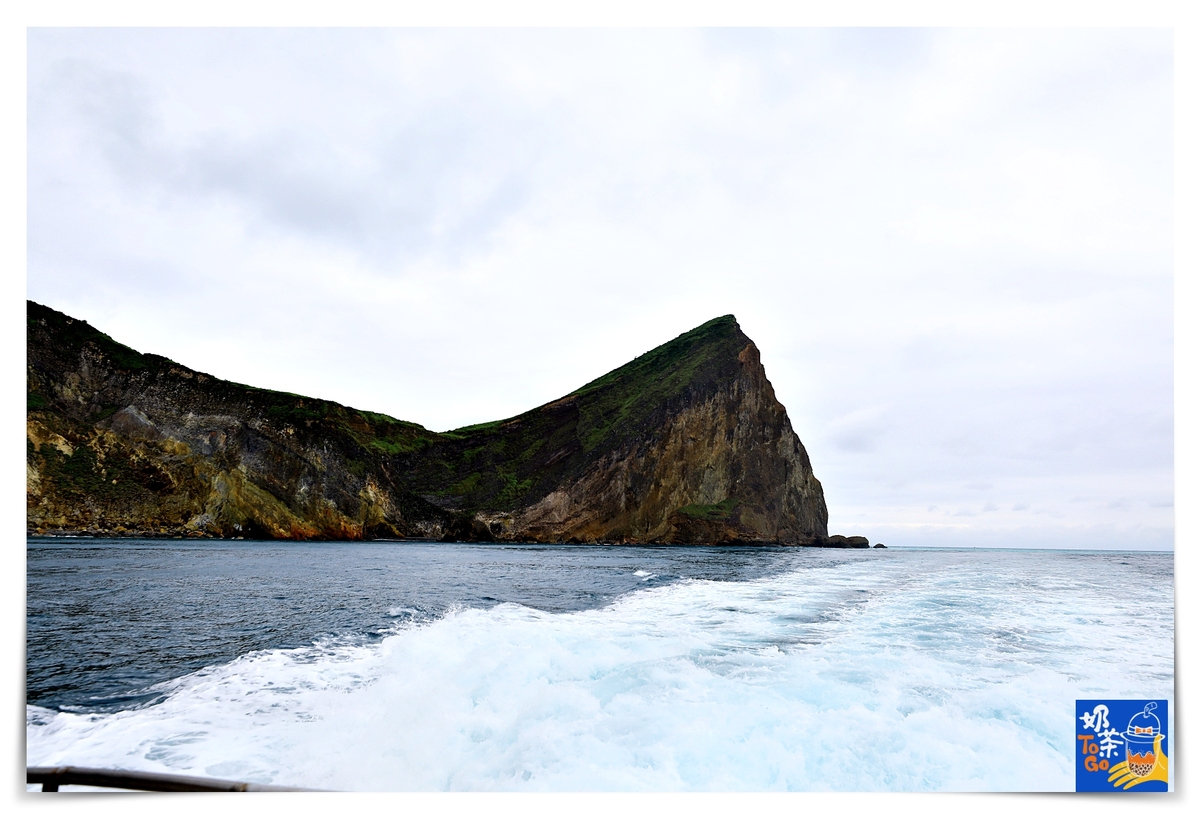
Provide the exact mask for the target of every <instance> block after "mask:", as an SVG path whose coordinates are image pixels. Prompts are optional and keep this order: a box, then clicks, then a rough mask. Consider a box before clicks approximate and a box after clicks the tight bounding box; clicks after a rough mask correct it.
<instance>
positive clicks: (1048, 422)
mask: <svg viewBox="0 0 1200 818" xmlns="http://www.w3.org/2000/svg"><path fill="white" fill-rule="evenodd" d="M1172 92H1173V89H1172V49H1171V35H1170V32H1169V31H1156V30H1145V29H1140V30H1064V31H1055V30H1034V31H972V30H968V31H954V30H938V31H923V30H910V29H897V30H871V29H853V30H804V29H800V30H753V29H736V30H703V31H700V30H659V29H655V30H566V31H561V30H519V29H518V30H353V29H337V30H312V29H304V30H253V29H245V30H221V29H196V30H188V29H171V30H156V29H138V30H122V29H93V30H85V29H61V30H58V29H34V30H31V32H30V35H29V209H28V213H29V243H28V247H29V279H28V281H29V283H28V288H29V294H30V297H31V298H33V299H35V300H38V301H41V302H43V303H46V304H49V305H51V306H54V307H55V308H57V309H61V310H63V311H66V312H68V313H72V314H75V315H78V316H81V317H84V318H86V319H88V320H89V321H91V322H92V323H93V324H95V325H97V326H99V327H100V328H101V329H103V330H104V331H106V332H108V333H109V334H111V335H113V336H114V337H117V338H119V339H122V340H125V341H126V342H127V343H130V344H132V345H133V346H135V347H138V348H140V349H144V350H148V351H155V352H159V353H162V354H165V355H168V356H170V357H172V358H175V359H177V360H180V361H183V362H186V363H187V364H189V365H191V366H194V367H196V368H199V369H202V370H205V371H208V372H211V373H213V374H215V375H218V376H221V377H226V378H230V379H233V380H237V381H241V382H245V383H254V384H259V385H263V386H269V387H274V388H280V389H286V390H289V391H294V392H301V393H306V394H312V395H317V396H321V397H325V398H330V399H334V400H338V401H341V402H343V403H347V404H350V405H354V406H358V407H361V408H367V409H373V410H376V411H383V412H387V413H389V414H392V415H395V416H397V417H402V418H405V419H409V420H414V421H417V422H419V423H423V424H425V425H426V426H429V427H431V428H435V429H447V428H452V427H456V426H461V425H464V424H467V423H473V422H478V421H483V420H488V419H493V418H497V417H505V416H509V415H512V414H516V413H517V412H520V411H523V410H524V409H527V408H530V407H532V406H534V405H537V404H540V403H542V402H545V401H548V400H551V399H554V398H556V397H559V396H561V395H562V394H565V393H566V392H568V391H570V390H571V389H573V388H575V387H577V386H579V385H581V384H582V383H584V382H586V381H588V380H590V379H592V378H593V377H596V376H597V375H599V374H602V373H603V372H605V371H607V370H608V369H611V368H612V367H614V366H617V365H619V364H621V363H623V362H625V361H626V360H628V359H630V358H632V357H634V356H635V355H637V354H640V353H641V352H644V351H645V350H647V349H649V348H651V347H653V346H655V345H657V344H658V343H661V342H663V341H665V340H667V339H669V338H671V337H673V336H675V335H676V334H678V333H680V332H683V331H685V330H687V329H689V328H691V327H692V326H695V325H697V324H699V323H701V322H703V321H705V320H707V319H709V318H711V317H713V316H716V315H721V314H725V313H730V312H732V313H734V314H735V315H737V317H738V319H739V321H740V323H741V325H742V327H743V329H745V330H746V332H747V333H748V334H749V335H750V336H751V337H752V338H754V339H755V341H756V342H757V343H758V345H759V347H760V348H761V349H762V353H763V361H764V363H765V364H766V367H767V372H768V374H769V376H770V377H771V378H772V381H773V383H774V385H775V387H776V391H777V393H778V394H779V396H780V399H781V400H782V401H783V402H784V404H785V405H786V406H787V407H788V410H789V413H790V415H791V417H792V419H793V423H794V425H795V426H796V428H797V430H798V432H799V433H800V435H801V437H802V439H803V440H804V442H805V444H806V445H807V446H808V448H809V451H810V454H811V455H812V459H813V462H814V466H815V469H816V472H817V475H818V477H820V478H821V479H822V481H823V482H824V484H825V486H826V492H827V496H828V499H829V503H830V509H831V526H832V528H833V530H838V531H844V532H845V533H864V534H868V535H869V536H872V537H873V538H875V539H882V540H883V541H885V542H888V543H889V544H891V543H896V544H902V543H912V544H918V543H930V544H934V543H936V544H954V543H958V544H964V545H972V544H974V545H1002V544H1021V545H1055V544H1062V545H1073V546H1080V547H1083V546H1089V545H1090V546H1096V547H1118V546H1126V547H1170V545H1171V541H1172V537H1173V509H1172V501H1173V489H1172V477H1173V463H1172V441H1173V416H1172V397H1173V395H1172V363H1173V360H1172V344H1173V324H1172V320H1173V319H1172V256H1171V253H1172V232H1171V231H1172V171H1173V167H1172V156H1173V145H1172V141H1171V134H1172V125H1173V123H1172Z"/></svg>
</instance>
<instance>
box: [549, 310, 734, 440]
mask: <svg viewBox="0 0 1200 818" xmlns="http://www.w3.org/2000/svg"><path fill="white" fill-rule="evenodd" d="M748 343H749V339H748V338H747V337H746V336H745V335H744V334H743V333H742V331H741V329H740V328H739V327H738V325H737V320H736V319H735V318H734V317H733V316H732V315H723V316H721V317H720V318H714V319H712V320H711V321H708V322H706V323H704V324H701V325H700V326H698V327H696V328H695V329H694V330H691V331H690V332H685V333H683V334H682V335H680V336H679V337H677V338H675V339H674V340H671V341H668V342H667V343H665V344H663V345H662V346H660V347H655V348H654V349H652V350H650V351H649V352H647V353H646V354H645V355H641V356H639V357H637V358H635V359H634V360H632V361H630V362H629V363H627V364H625V365H624V366H622V367H620V368H618V369H614V370H613V371H612V372H609V373H608V374H607V375H603V376H601V377H599V378H597V379H596V380H594V381H592V382H591V383H588V384H585V385H583V386H581V387H580V388H579V389H577V390H575V391H574V392H572V393H571V396H572V397H575V398H578V402H579V412H580V423H579V427H580V428H579V438H580V442H581V443H582V444H583V448H584V450H585V451H591V450H592V449H594V448H595V447H596V446H598V445H600V444H601V443H602V442H603V441H605V440H608V439H610V438H612V437H614V436H620V435H622V434H630V433H634V432H637V431H641V430H642V429H644V427H645V425H646V424H647V423H648V422H649V421H650V419H651V418H652V417H653V416H654V414H655V412H656V410H658V409H659V408H660V407H662V406H664V405H666V404H667V403H669V402H670V401H671V400H673V399H675V398H678V397H681V396H682V395H684V394H685V393H687V392H688V390H689V389H700V390H703V389H705V388H707V387H708V386H711V385H712V384H713V383H714V382H715V381H717V380H719V379H720V377H721V376H722V375H728V374H730V373H732V372H734V371H736V369H735V367H736V364H737V356H738V353H740V352H741V351H742V349H744V348H745V346H746V344H748Z"/></svg>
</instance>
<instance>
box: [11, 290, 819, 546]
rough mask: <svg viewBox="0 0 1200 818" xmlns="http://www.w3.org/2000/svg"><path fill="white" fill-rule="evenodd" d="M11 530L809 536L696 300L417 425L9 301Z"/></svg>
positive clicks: (810, 521) (757, 366) (785, 428)
mask: <svg viewBox="0 0 1200 818" xmlns="http://www.w3.org/2000/svg"><path fill="white" fill-rule="evenodd" d="M28 314H29V329H28V380H29V395H28V415H27V440H28V443H27V476H28V480H27V488H28V528H29V530H30V531H31V532H39V533H55V532H68V531H70V532H90V533H95V534H115V535H158V536H163V535H166V536H199V537H203V536H208V537H234V536H244V537H255V538H280V539H311V538H321V539H361V538H378V537H386V538H394V537H429V538H439V539H460V540H492V539H496V540H516V541H536V542H624V543H647V542H673V543H730V542H772V543H784V544H795V545H805V544H819V543H822V542H823V541H825V538H826V536H827V531H826V522H827V514H826V510H825V502H824V497H823V495H822V491H821V485H820V483H819V482H818V481H817V479H816V478H815V477H814V476H813V473H812V467H811V465H810V463H809V460H808V456H807V454H806V453H805V451H804V447H803V445H802V444H801V443H800V440H799V438H797V436H796V434H795V432H794V431H793V430H792V428H791V424H790V423H789V421H788V418H787V413H786V411H785V410H784V408H783V406H782V405H780V403H779V402H778V401H777V400H776V398H775V394H774V391H773V390H772V389H771V385H770V382H769V381H768V380H767V378H766V373H765V372H764V371H763V368H762V365H761V363H760V361H759V355H758V350H757V349H756V348H755V346H754V344H753V343H752V342H751V341H750V339H749V338H747V337H746V336H745V335H744V334H743V333H742V332H741V330H740V329H739V328H738V326H737V323H736V321H735V320H734V319H733V317H732V316H725V317H723V318H718V319H714V320H713V321H710V322H708V323H707V324H704V325H702V326H701V327H698V328H696V329H695V330H692V331H691V332H689V333H685V334H684V335H681V336H679V337H678V338H676V339H674V340H673V341H671V342H669V343H667V344H664V345H663V346H661V347H658V348H657V349H655V350H652V351H651V352H648V353H646V354H645V355H643V356H641V357H640V358H638V359H637V360H635V361H632V362H630V363H629V364H627V365H626V366H624V367H621V368H620V369H618V370H615V371H614V372H611V373H609V374H608V375H605V376H604V377H602V378H599V379H598V380H596V381H593V382H592V383H590V384H587V385H586V386H584V387H582V388H581V389H579V390H577V391H576V392H574V393H572V394H571V395H568V396H566V397H564V398H562V399H560V400H558V401H554V402H552V403H549V404H547V405H545V406H542V407H538V408H537V409H534V410H532V411H530V412H527V413H525V414H523V415H520V416H518V417H515V418H510V419H508V420H506V421H497V422H494V423H487V424H480V425H478V426H473V427H467V428H464V429H459V430H454V431H451V432H446V433H442V434H438V433H435V432H431V431H429V430H427V429H424V428H423V427H421V426H418V425H416V424H412V423H406V422H404V421H399V420H396V419H394V418H390V417H387V416H385V415H379V414H375V413H371V412H362V411H358V410H355V409H351V408H349V407H344V406H341V405H339V404H336V403H332V402H328V401H320V400H314V399H311V398H305V397H302V396H298V395H291V394H288V393H280V392H273V391H270V390H262V389H254V388H253V387H248V386H243V385H241V384H234V383H230V382H228V381H222V380H219V379H216V378H212V377H211V376H208V375H205V374H204V373H200V372H195V371H193V370H191V369H188V368H187V367H184V366H182V365H180V364H176V363H174V362H172V361H169V360H167V359H165V358H162V357H160V356H155V355H142V354H139V353H137V352H135V351H133V350H131V349H129V348H128V347H124V346H122V345H121V344H119V343H117V342H115V341H113V340H112V339H110V338H108V336H106V335H103V334H102V333H100V332H98V331H96V330H95V329H93V328H92V327H90V326H88V325H87V324H86V323H85V322H82V321H77V320H74V319H71V318H69V317H67V316H65V315H62V314H61V313H58V312H55V311H54V310H51V309H48V308H46V307H43V306H40V305H38V304H34V303H32V302H30V303H29V305H28Z"/></svg>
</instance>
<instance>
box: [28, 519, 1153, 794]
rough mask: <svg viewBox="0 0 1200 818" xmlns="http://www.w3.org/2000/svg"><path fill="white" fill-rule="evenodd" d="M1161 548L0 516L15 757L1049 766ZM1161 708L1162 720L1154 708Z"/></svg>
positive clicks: (1132, 685)
mask: <svg viewBox="0 0 1200 818" xmlns="http://www.w3.org/2000/svg"><path fill="white" fill-rule="evenodd" d="M1173 563H1174V559H1173V555H1172V554H1170V553H1162V552H1136V551H1131V552H1114V551H1090V552H1089V551H1065V550H1062V551H1051V550H1023V549H1015V548H1014V549H991V550H985V549H973V548H963V549H946V548H938V549H917V548H903V549H902V548H889V549H869V550H829V549H809V548H782V547H749V546H746V547H707V546H655V547H628V546H587V545H515V544H505V545H495V544H461V543H457V544H456V543H432V542H369V543H346V542H337V543H333V542H318V543H272V542H250V541H203V542H194V541H183V540H129V539H125V540H105V539H91V538H79V539H72V538H29V539H28V540H27V543H26V571H27V574H26V576H27V602H26V634H27V636H26V640H27V641H26V761H27V764H28V765H29V766H57V765H75V766H85V767H106V768H119V769H129V770H142V771H150V772H168V773H177V774H185V775H198V776H206V777H214V778H222V779H231V780H237V781H250V782H255V783H261V784H273V785H277V786H296V787H304V788H312V789H328V790H362V791H394V790H398V791H442V790H466V791H509V790H518V791H520V790H529V791H559V792H567V791H569V792H578V791H639V792H644V791H652V792H660V791H774V790H802V791H814V790H822V791H1062V790H1073V789H1074V786H1075V764H1076V759H1075V754H1076V751H1075V744H1076V742H1075V736H1076V732H1077V731H1076V724H1075V702H1076V700H1077V699H1099V698H1104V697H1116V698H1153V699H1166V700H1167V701H1168V710H1169V718H1170V719H1171V720H1172V721H1173V720H1174V710H1175V707H1174V692H1175V688H1174V569H1173ZM1171 734H1172V735H1174V731H1173V730H1172V731H1171Z"/></svg>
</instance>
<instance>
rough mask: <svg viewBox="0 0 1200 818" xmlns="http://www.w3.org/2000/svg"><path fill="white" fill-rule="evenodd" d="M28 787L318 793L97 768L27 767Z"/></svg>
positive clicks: (183, 776)
mask: <svg viewBox="0 0 1200 818" xmlns="http://www.w3.org/2000/svg"><path fill="white" fill-rule="evenodd" d="M25 783H26V784H41V785H42V792H58V788H59V787H65V786H68V785H71V784H76V785H82V786H86V787H111V788H113V789H119V790H143V791H147V792H319V790H306V789H302V788H300V787H273V786H271V785H270V784H252V783H250V782H248V781H222V780H221V779H219V778H200V777H198V776H193V775H172V774H171V773H146V772H139V771H137V770H102V769H96V768H94V767H28V768H26V770H25Z"/></svg>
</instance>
